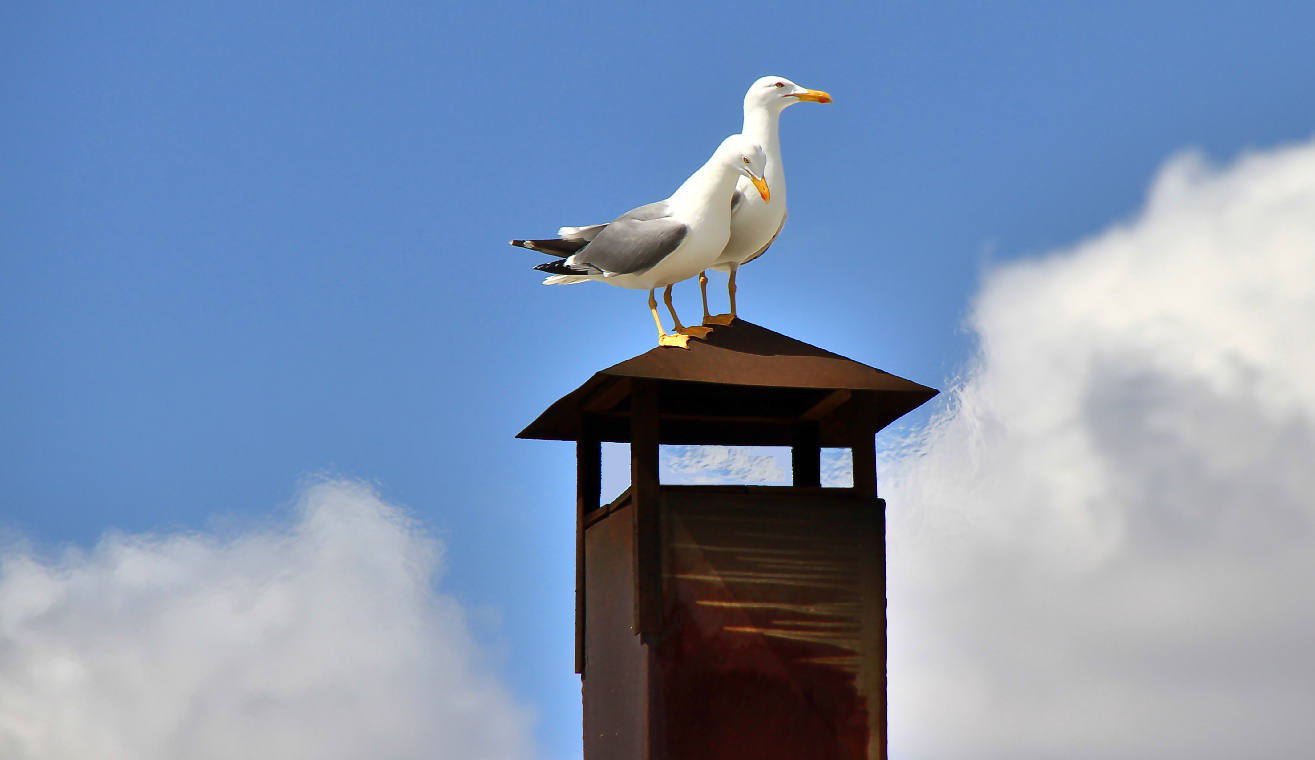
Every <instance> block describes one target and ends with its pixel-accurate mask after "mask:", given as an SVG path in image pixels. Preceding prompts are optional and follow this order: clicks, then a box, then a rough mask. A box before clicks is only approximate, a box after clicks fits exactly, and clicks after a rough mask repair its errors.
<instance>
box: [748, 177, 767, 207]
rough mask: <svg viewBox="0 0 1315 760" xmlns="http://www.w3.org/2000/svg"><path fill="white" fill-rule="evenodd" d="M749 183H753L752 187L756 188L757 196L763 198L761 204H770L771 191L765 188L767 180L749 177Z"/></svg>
mask: <svg viewBox="0 0 1315 760" xmlns="http://www.w3.org/2000/svg"><path fill="white" fill-rule="evenodd" d="M749 181H750V182H752V183H753V186H754V187H756V188H758V194H759V195H761V196H762V197H763V203H771V202H772V191H771V190H770V189H769V188H768V187H767V180H764V179H762V178H760V177H755V176H752V175H750V176H749Z"/></svg>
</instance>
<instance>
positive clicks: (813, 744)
mask: <svg viewBox="0 0 1315 760" xmlns="http://www.w3.org/2000/svg"><path fill="white" fill-rule="evenodd" d="M936 393H937V392H936V391H935V390H933V389H931V388H927V387H925V386H922V385H918V384H917V383H914V382H910V381H908V380H904V379H902V378H899V377H896V376H895V375H891V374H889V373H886V372H883V371H881V370H879V369H875V368H873V367H869V366H867V365H864V364H860V363H858V362H855V361H852V360H850V359H846V358H845V357H843V356H838V355H836V354H833V353H830V352H828V351H824V350H822V349H820V348H817V347H815V346H811V345H809V344H807V343H803V342H800V341H797V340H794V339H793V338H788V337H786V336H784V335H780V334H779V333H775V332H772V331H770V330H767V329H764V328H762V327H758V326H757V325H753V324H751V323H748V322H744V321H742V320H741V321H736V322H735V323H734V324H733V325H731V326H729V327H721V328H718V329H717V330H716V331H715V332H714V333H713V334H712V335H711V336H710V337H709V339H708V340H707V341H706V342H702V341H691V344H690V348H689V350H688V351H682V350H678V349H672V348H655V349H653V350H651V351H649V352H647V353H645V354H642V355H640V356H637V357H635V358H633V359H630V360H628V361H624V362H622V363H620V364H617V365H616V366H613V367H610V368H608V369H605V370H602V371H600V372H597V373H595V374H594V376H593V377H591V378H590V379H589V380H588V381H586V382H585V384H584V385H582V386H580V387H579V388H577V389H575V390H574V391H572V392H570V393H568V394H567V395H566V396H564V397H563V398H561V399H560V400H559V401H557V402H556V403H554V404H553V405H552V406H550V407H549V408H548V409H547V410H546V411H544V412H543V414H541V415H540V416H539V418H538V419H536V420H535V421H534V422H533V423H531V424H530V426H529V427H527V428H526V429H525V430H524V431H522V432H521V434H520V435H519V436H518V437H520V438H533V439H542V440H558V441H575V442H576V452H577V454H576V456H577V478H576V490H577V493H576V521H577V522H576V671H577V672H578V673H580V675H581V677H582V679H583V684H584V688H583V691H584V756H585V758H586V760H700V759H701V758H709V759H711V758H717V760H726V759H727V758H754V760H771V759H772V758H783V759H784V758H789V759H791V760H795V759H797V758H812V759H816V760H828V759H830V758H835V759H837V760H840V759H843V760H852V759H854V758H869V759H871V760H877V759H878V758H881V759H882V760H884V758H885V757H886V592H885V578H886V560H885V502H884V501H882V500H881V499H879V498H878V497H877V490H876V486H877V478H876V453H875V447H874V442H873V435H874V434H875V433H876V432H877V431H879V430H881V429H882V428H884V427H886V426H887V425H889V424H890V423H891V422H894V421H895V420H896V419H898V418H899V417H901V416H902V415H904V414H906V413H908V412H909V411H912V410H913V409H915V408H917V407H918V406H920V405H922V404H923V403H925V402H926V401H927V400H929V399H931V398H932V397H933V396H935V395H936ZM604 441H613V442H622V443H629V444H630V460H631V484H630V487H629V488H628V489H627V490H626V491H625V492H624V493H622V494H621V495H620V496H619V497H617V498H616V500H614V501H613V502H612V503H610V504H606V505H604V504H600V482H601V456H600V452H601V443H602V442H604ZM660 444H717V445H766V446H790V447H791V449H792V461H793V469H794V480H793V485H791V486H674V485H663V484H661V483H659V481H658V447H659V445H660ZM824 447H826V448H832V447H835V448H848V449H851V450H852V451H853V463H854V479H853V487H851V488H824V487H822V484H821V464H820V461H821V450H822V448H824Z"/></svg>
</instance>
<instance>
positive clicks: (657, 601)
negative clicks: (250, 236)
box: [630, 380, 662, 635]
mask: <svg viewBox="0 0 1315 760" xmlns="http://www.w3.org/2000/svg"><path fill="white" fill-rule="evenodd" d="M634 386H635V387H634V391H633V393H632V394H631V405H632V406H633V407H634V414H633V415H632V416H631V420H630V426H631V430H632V432H631V438H632V439H633V440H632V441H631V443H630V478H631V483H630V493H631V499H632V502H633V504H634V521H633V522H634V531H635V540H634V543H635V570H634V579H635V633H637V634H640V635H644V634H651V633H657V631H658V628H660V627H661V625H662V600H661V585H660V584H661V582H662V580H661V579H662V564H661V562H662V558H661V555H660V553H659V552H660V551H661V550H660V548H659V546H658V541H659V537H660V536H659V532H658V522H659V515H658V513H659V504H658V502H659V495H658V398H657V386H656V384H655V383H654V382H653V381H652V380H636V381H635V382H634Z"/></svg>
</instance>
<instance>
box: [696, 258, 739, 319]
mask: <svg viewBox="0 0 1315 760" xmlns="http://www.w3.org/2000/svg"><path fill="white" fill-rule="evenodd" d="M739 271H740V267H739V266H738V265H736V264H732V265H731V279H730V283H729V284H728V285H727V286H726V290H727V292H728V293H730V296H731V313H730V314H715V315H713V316H710V317H707V316H705V317H704V318H703V324H705V325H729V324H730V323H731V322H734V321H735V275H736V273H738V272H739ZM704 303H705V306H704V307H703V311H704V313H705V314H706V313H707V311H708V307H707V306H706V296H705V301H704Z"/></svg>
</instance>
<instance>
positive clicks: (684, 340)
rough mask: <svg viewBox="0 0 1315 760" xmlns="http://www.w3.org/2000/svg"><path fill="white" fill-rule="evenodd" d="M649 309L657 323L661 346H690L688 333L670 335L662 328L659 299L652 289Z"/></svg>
mask: <svg viewBox="0 0 1315 760" xmlns="http://www.w3.org/2000/svg"><path fill="white" fill-rule="evenodd" d="M648 310H649V311H651V312H653V324H655V325H657V331H658V345H659V346H675V347H677V348H689V336H688V335H668V334H667V331H666V330H663V329H662V318H661V317H659V316H658V313H657V299H656V298H654V297H653V290H652V289H650V290H649V291H648Z"/></svg>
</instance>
